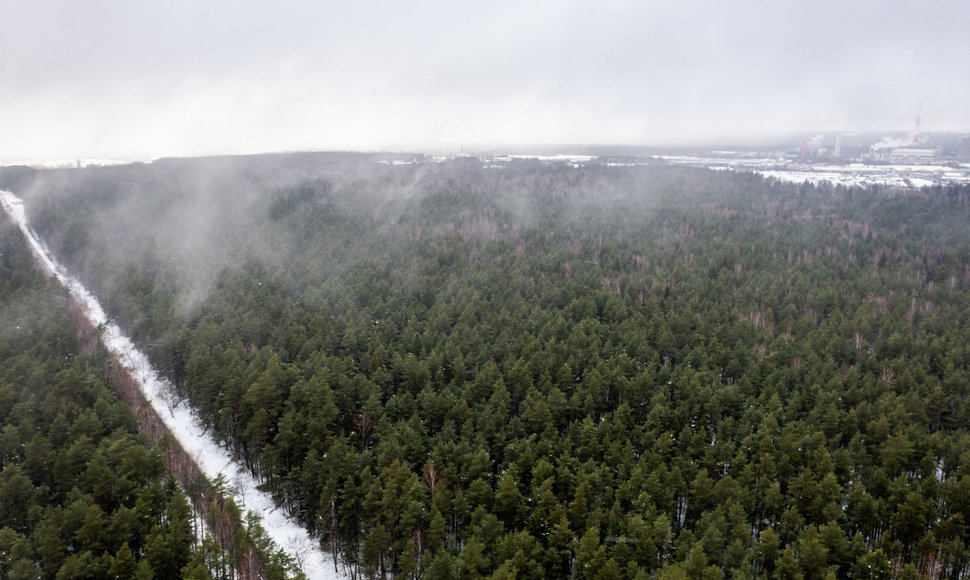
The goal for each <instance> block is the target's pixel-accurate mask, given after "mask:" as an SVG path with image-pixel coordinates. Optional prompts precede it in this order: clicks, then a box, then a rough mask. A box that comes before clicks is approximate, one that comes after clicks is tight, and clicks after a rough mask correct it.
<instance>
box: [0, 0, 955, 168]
mask: <svg viewBox="0 0 970 580" xmlns="http://www.w3.org/2000/svg"><path fill="white" fill-rule="evenodd" d="M0 22H3V23H4V27H3V29H4V31H3V35H2V36H0V42H2V50H0V159H10V158H40V157H66V158H75V157H86V158H90V157H135V158H137V157H155V156H161V155H176V154H190V155H191V154H206V153H237V152H256V151H281V150H294V149H379V148H405V149H414V148H430V147H445V148H448V147H452V148H454V147H457V146H459V145H461V144H464V145H466V146H470V145H485V144H497V143H510V144H535V143H614V144H646V145H651V144H660V145H662V144H684V143H691V142H701V141H704V142H708V141H724V140H731V139H746V138H751V137H763V136H767V135H774V134H780V133H787V132H790V131H805V132H818V131H827V130H832V131H834V130H838V131H843V130H869V129H875V130H907V129H911V128H912V126H913V120H914V117H915V115H916V109H917V104H918V103H919V102H922V113H923V115H922V117H923V128H924V129H925V130H928V131H944V130H945V131H970V106H968V103H970V74H968V73H967V70H970V69H968V68H967V66H968V65H967V62H968V56H967V55H970V32H968V31H970V2H966V1H965V0H947V1H942V0H919V1H914V0H907V1H901V0H879V1H876V0H858V1H853V0H838V1H835V0H812V1H801V0H800V1H797V2H794V1H787V0H764V1H762V0H731V1H725V0H634V1H623V0H597V1H596V2H590V1H584V2H579V1H575V0H558V1H536V2H529V1H526V0H519V1H518V2H512V1H508V0H494V1H491V2H483V3H465V2H458V1H455V0H450V1H448V2H444V1H441V2H438V1H420V0H415V1H414V2H401V1H399V0H396V1H383V0H360V1H358V2H340V3H337V2H326V1H320V0H317V1H310V0H274V1H273V2H269V1H265V0H264V1H256V0H233V1H211V0H210V1H205V0H165V1H163V2H144V1H141V0H88V1H86V2H68V1H55V0H0Z"/></svg>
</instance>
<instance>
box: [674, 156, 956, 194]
mask: <svg viewBox="0 0 970 580" xmlns="http://www.w3.org/2000/svg"><path fill="white" fill-rule="evenodd" d="M657 159H660V160H662V161H664V162H666V163H670V164H672V165H692V166H698V167H707V168H709V169H715V170H731V171H750V172H754V173H758V174H761V175H764V176H765V177H773V178H775V179H778V180H779V181H787V182H792V183H803V182H808V183H814V184H818V183H822V182H828V183H831V184H833V185H845V186H861V187H866V186H869V185H881V186H889V187H899V188H918V187H928V186H933V185H948V184H954V185H958V184H964V185H965V184H970V166H968V165H966V164H963V165H956V164H951V165H868V164H864V163H848V164H834V163H829V164H825V163H813V164H808V163H803V162H799V161H792V160H789V159H778V158H770V157H745V158H738V157H719V156H711V157H700V156H687V155H658V156H657Z"/></svg>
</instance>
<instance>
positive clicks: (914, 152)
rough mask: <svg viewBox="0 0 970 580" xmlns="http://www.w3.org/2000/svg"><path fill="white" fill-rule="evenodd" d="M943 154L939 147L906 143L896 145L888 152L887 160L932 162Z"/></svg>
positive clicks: (919, 162) (896, 161)
mask: <svg viewBox="0 0 970 580" xmlns="http://www.w3.org/2000/svg"><path fill="white" fill-rule="evenodd" d="M942 155H943V149H942V148H941V147H934V146H932V145H926V144H922V145H908V146H905V147H897V148H895V149H893V150H892V151H891V152H890V153H889V160H890V161H891V162H893V163H912V164H921V163H933V162H934V161H936V160H938V159H939V158H940V157H941V156H942Z"/></svg>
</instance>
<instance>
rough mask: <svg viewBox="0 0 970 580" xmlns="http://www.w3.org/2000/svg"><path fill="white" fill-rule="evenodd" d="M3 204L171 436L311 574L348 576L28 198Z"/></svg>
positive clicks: (6, 197)
mask: <svg viewBox="0 0 970 580" xmlns="http://www.w3.org/2000/svg"><path fill="white" fill-rule="evenodd" d="M0 205H2V206H3V209H4V210H5V211H6V212H7V213H8V214H9V215H10V217H11V218H13V220H14V221H15V222H16V223H17V225H18V226H19V227H20V229H21V231H22V232H23V233H24V236H25V237H26V238H27V241H28V243H29V244H30V246H31V249H32V250H33V251H34V253H35V254H36V255H37V258H38V259H39V260H40V262H41V263H42V264H43V266H44V267H45V268H46V269H47V271H48V272H50V273H51V274H52V275H54V276H55V277H57V279H58V280H59V281H60V282H61V283H62V284H64V286H66V287H67V289H68V291H70V292H71V294H73V295H74V296H75V297H76V298H77V299H78V300H79V301H80V302H81V303H82V304H83V305H84V308H85V311H86V312H85V313H86V314H87V316H88V319H89V320H91V322H92V323H93V324H94V325H96V326H97V325H103V328H104V329H105V331H104V334H103V335H102V339H103V340H104V343H105V346H106V347H107V348H108V350H110V351H111V352H112V353H114V354H115V355H117V356H118V357H119V358H120V359H121V360H122V361H124V362H125V363H126V364H127V365H129V367H130V368H131V370H132V375H133V376H134V377H135V379H136V380H138V382H139V384H140V386H141V390H142V393H144V395H145V398H146V399H148V401H149V402H150V403H151V405H152V407H154V409H155V411H156V412H157V413H158V415H159V417H161V418H162V421H164V423H165V426H166V427H167V428H168V430H169V431H170V432H171V434H172V436H174V437H175V438H176V439H177V440H178V442H179V443H180V444H181V445H182V448H183V449H184V450H185V451H186V453H188V454H189V455H190V456H191V457H193V458H194V459H195V461H196V463H197V464H198V465H199V468H200V469H201V470H202V471H203V472H204V473H205V474H206V476H207V477H209V478H210V479H215V478H216V477H218V476H219V475H220V474H222V475H224V477H225V480H226V482H227V484H228V485H229V486H230V487H232V488H233V489H234V490H235V491H236V492H237V493H238V496H237V498H236V501H237V503H239V504H240V507H241V508H243V509H244V510H247V511H252V512H254V513H256V514H258V515H259V516H260V517H261V518H262V522H261V524H262V526H263V528H264V529H265V530H266V532H267V534H269V536H270V537H271V538H272V539H273V540H274V541H275V542H276V544H277V545H278V546H280V547H281V548H283V549H284V550H285V551H286V552H287V553H288V554H290V555H291V556H292V557H293V558H294V559H295V560H296V562H297V563H298V564H299V566H300V568H301V569H302V570H303V572H304V573H305V574H306V576H307V578H310V579H313V580H316V579H320V580H329V579H343V578H345V576H344V575H342V574H337V573H335V572H334V564H333V560H332V559H331V558H330V557H329V556H328V555H326V554H324V553H323V551H322V550H320V547H319V543H318V542H316V541H314V540H313V539H312V538H311V537H310V536H309V534H308V533H307V531H306V530H304V529H303V528H302V527H301V526H300V525H299V524H297V523H296V522H293V521H291V520H290V519H288V518H287V517H286V515H285V514H284V513H283V512H282V511H280V510H278V509H276V506H275V505H274V504H273V500H272V498H270V496H269V495H268V494H266V493H263V492H261V491H260V490H259V489H257V487H256V486H257V485H258V482H257V481H256V480H255V478H253V477H252V475H250V473H249V472H248V471H247V470H246V469H245V468H244V467H243V466H241V465H238V464H237V463H236V462H235V461H233V459H232V458H231V457H230V455H229V453H228V452H227V451H226V450H225V449H223V448H222V447H221V446H219V444H218V443H217V442H216V441H214V440H213V439H212V437H211V435H210V434H209V433H207V432H206V431H205V430H203V428H202V427H201V426H200V425H199V422H198V421H196V419H195V417H194V416H193V415H192V412H191V410H190V409H189V408H188V406H187V405H186V404H185V403H184V402H181V401H177V400H176V398H175V396H174V395H173V393H172V389H171V386H170V385H169V384H168V383H167V382H166V381H163V380H161V379H159V377H158V373H157V372H156V371H155V369H153V368H152V366H151V364H150V363H149V362H148V357H147V356H145V354H144V353H142V352H141V351H139V350H138V349H137V348H135V345H134V344H133V343H132V342H131V340H130V339H129V338H128V337H127V336H125V335H124V334H122V332H121V329H120V328H119V327H118V326H117V325H116V324H114V323H112V322H110V321H109V320H108V317H107V316H106V315H105V313H104V310H103V309H102V308H101V305H100V303H98V301H97V299H96V298H95V297H94V296H93V295H92V294H91V293H90V292H88V291H87V289H86V288H84V286H82V285H81V283H80V281H78V280H77V279H76V278H74V277H73V276H71V275H70V274H68V273H67V271H66V270H65V269H64V268H63V267H62V266H61V265H60V264H58V263H57V261H56V260H54V258H53V257H52V256H51V254H50V252H49V251H48V250H47V248H46V247H45V246H44V244H43V243H42V242H41V240H40V238H38V237H37V235H36V234H35V233H34V232H33V231H31V229H30V226H29V222H28V219H27V214H26V212H25V210H24V204H23V201H22V200H21V199H20V198H18V197H17V196H15V195H14V194H12V193H10V192H8V191H2V190H0Z"/></svg>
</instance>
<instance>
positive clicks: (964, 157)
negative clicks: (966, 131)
mask: <svg viewBox="0 0 970 580" xmlns="http://www.w3.org/2000/svg"><path fill="white" fill-rule="evenodd" d="M957 160H958V161H970V135H968V136H966V137H963V138H962V139H960V147H959V148H958V149H957Z"/></svg>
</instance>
